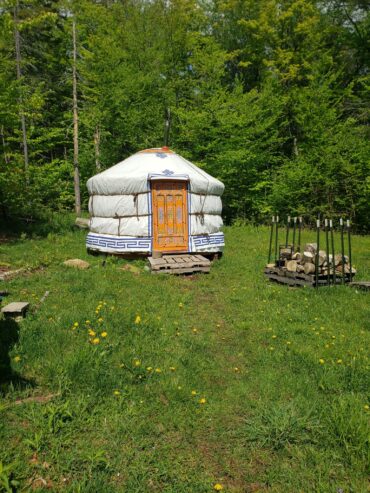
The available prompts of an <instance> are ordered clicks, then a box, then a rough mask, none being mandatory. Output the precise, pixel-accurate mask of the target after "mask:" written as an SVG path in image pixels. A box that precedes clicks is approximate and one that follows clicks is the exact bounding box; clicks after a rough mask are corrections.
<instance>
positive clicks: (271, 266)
mask: <svg viewBox="0 0 370 493" xmlns="http://www.w3.org/2000/svg"><path fill="white" fill-rule="evenodd" d="M153 258H155V257H153ZM266 267H267V269H273V268H274V267H276V265H275V264H266Z"/></svg>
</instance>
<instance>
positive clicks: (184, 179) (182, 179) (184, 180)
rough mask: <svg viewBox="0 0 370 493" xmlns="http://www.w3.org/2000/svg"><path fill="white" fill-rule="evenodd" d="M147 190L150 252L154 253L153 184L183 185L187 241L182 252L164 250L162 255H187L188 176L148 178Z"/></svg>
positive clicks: (188, 218)
mask: <svg viewBox="0 0 370 493" xmlns="http://www.w3.org/2000/svg"><path fill="white" fill-rule="evenodd" d="M148 181H149V185H150V186H149V189H150V213H151V219H150V229H151V251H152V252H153V251H154V204H153V183H155V182H163V183H164V182H166V181H168V182H173V181H176V182H181V183H184V184H185V190H186V195H185V196H186V207H185V214H186V229H187V231H186V235H187V241H186V246H185V248H184V250H165V251H163V253H164V254H167V253H168V254H171V253H188V252H190V249H189V244H190V214H189V211H190V193H189V189H190V181H189V177H188V175H177V176H176V175H175V176H163V175H159V176H158V175H157V176H155V177H153V176H152V177H150V178H149V180H148ZM156 251H161V250H156Z"/></svg>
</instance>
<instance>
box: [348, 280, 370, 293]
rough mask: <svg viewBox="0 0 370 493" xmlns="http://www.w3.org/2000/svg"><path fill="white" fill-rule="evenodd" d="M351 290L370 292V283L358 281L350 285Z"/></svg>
mask: <svg viewBox="0 0 370 493" xmlns="http://www.w3.org/2000/svg"><path fill="white" fill-rule="evenodd" d="M349 285H350V286H351V288H356V289H362V290H364V291H370V281H358V282H351V283H349Z"/></svg>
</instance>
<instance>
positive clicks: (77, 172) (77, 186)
mask: <svg viewBox="0 0 370 493" xmlns="http://www.w3.org/2000/svg"><path fill="white" fill-rule="evenodd" d="M72 36H73V70H72V76H73V166H74V187H75V211H76V214H77V216H80V215H81V191H80V170H79V166H78V107H77V68H76V65H77V48H76V21H75V20H73V22H72Z"/></svg>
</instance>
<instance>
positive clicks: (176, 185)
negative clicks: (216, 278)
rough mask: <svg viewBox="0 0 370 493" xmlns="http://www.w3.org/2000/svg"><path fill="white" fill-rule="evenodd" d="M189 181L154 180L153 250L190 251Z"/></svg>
mask: <svg viewBox="0 0 370 493" xmlns="http://www.w3.org/2000/svg"><path fill="white" fill-rule="evenodd" d="M186 191H187V182H184V181H170V180H163V181H152V207H153V250H155V251H159V252H187V251H188V206H187V193H186Z"/></svg>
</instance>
